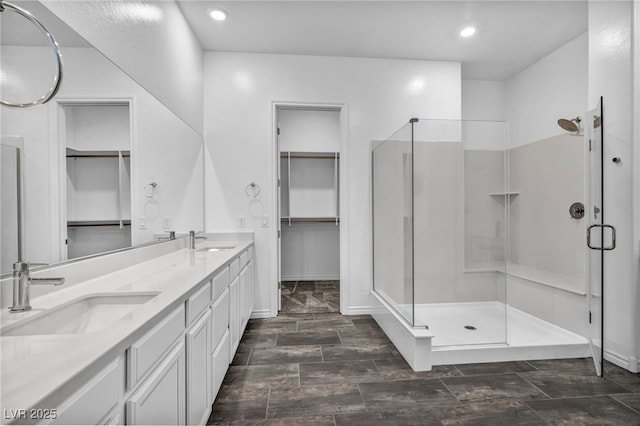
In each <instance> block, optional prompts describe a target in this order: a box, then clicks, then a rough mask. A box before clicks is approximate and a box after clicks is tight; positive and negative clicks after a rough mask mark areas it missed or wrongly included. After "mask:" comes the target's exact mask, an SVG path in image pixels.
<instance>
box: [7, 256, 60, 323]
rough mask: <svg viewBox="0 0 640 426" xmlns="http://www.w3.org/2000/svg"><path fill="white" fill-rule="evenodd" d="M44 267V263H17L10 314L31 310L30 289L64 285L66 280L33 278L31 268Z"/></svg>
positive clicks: (14, 270)
mask: <svg viewBox="0 0 640 426" xmlns="http://www.w3.org/2000/svg"><path fill="white" fill-rule="evenodd" d="M36 265H38V266H42V265H45V264H43V263H28V262H16V263H14V264H13V306H11V308H9V312H11V313H16V312H25V311H30V310H31V300H30V287H31V286H32V285H54V286H59V285H62V284H64V278H31V270H30V267H31V266H36Z"/></svg>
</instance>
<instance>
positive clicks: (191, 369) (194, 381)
mask: <svg viewBox="0 0 640 426" xmlns="http://www.w3.org/2000/svg"><path fill="white" fill-rule="evenodd" d="M186 341H187V424H189V425H193V424H204V423H205V422H206V420H207V418H206V417H207V416H208V415H209V408H210V405H209V400H210V397H209V395H208V393H210V392H211V391H210V381H211V380H212V378H211V366H210V365H209V364H210V362H211V357H210V356H209V354H210V353H211V311H210V310H207V311H206V312H205V314H204V315H202V317H200V319H199V320H198V321H197V322H196V323H195V324H194V325H193V327H191V328H190V329H189V330H188V331H187V337H186Z"/></svg>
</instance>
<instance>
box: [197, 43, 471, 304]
mask: <svg viewBox="0 0 640 426" xmlns="http://www.w3.org/2000/svg"><path fill="white" fill-rule="evenodd" d="M204 80H205V84H204V87H205V142H206V148H207V155H208V161H207V163H208V164H207V169H206V173H205V176H206V188H207V191H206V212H207V213H206V215H207V217H206V228H207V231H208V232H214V231H217V230H226V231H228V230H230V229H236V218H237V216H248V220H247V227H248V228H251V229H252V230H254V232H255V237H256V262H257V274H256V283H257V286H258V291H257V294H256V311H257V313H258V314H269V313H271V314H275V311H270V308H271V307H272V306H273V300H272V297H273V293H274V290H273V289H274V283H275V279H276V271H275V260H276V256H275V253H274V252H273V250H274V247H276V245H275V233H274V232H273V228H272V226H273V225H271V227H270V228H261V227H260V225H259V218H258V217H257V216H259V215H262V214H265V215H269V216H271V217H270V219H271V222H273V214H274V204H273V201H274V200H273V191H272V189H271V188H272V187H273V182H274V176H273V172H274V170H273V155H274V151H273V149H274V147H273V144H272V134H273V129H272V114H273V111H272V102H274V101H294V102H309V103H332V104H345V105H346V107H347V108H348V118H347V122H346V123H345V124H344V125H345V126H346V129H347V138H348V140H347V150H346V152H341V159H342V161H343V162H346V170H347V176H343V178H346V179H347V182H348V184H347V185H348V186H347V188H346V194H343V195H345V196H346V199H347V205H346V206H344V205H342V206H341V208H342V209H343V210H342V212H343V213H344V212H345V211H346V212H347V215H346V217H345V216H344V215H343V221H342V224H341V231H342V232H344V233H346V239H347V241H348V242H349V243H348V244H349V247H348V253H347V255H348V256H349V262H348V264H343V265H342V266H343V269H345V272H346V277H347V278H346V282H343V285H346V286H347V288H348V292H347V297H346V299H347V300H346V306H348V308H349V311H347V312H344V313H349V312H352V313H356V312H358V311H359V310H366V309H368V307H369V305H370V302H369V291H370V289H371V268H372V266H371V220H370V195H369V193H370V189H369V188H370V153H369V152H370V149H369V143H370V141H371V140H373V139H383V138H386V137H388V136H389V135H391V134H392V133H393V131H395V130H396V129H397V128H399V127H401V126H402V125H403V124H405V123H406V122H407V121H408V120H409V118H411V117H414V116H417V117H432V118H450V119H456V118H460V107H461V105H460V65H459V64H458V63H447V62H429V61H400V60H378V59H359V58H358V59H356V58H337V57H320V56H289V55H261V54H240V53H217V52H208V53H205V77H204ZM252 181H255V182H257V183H258V184H259V185H260V186H261V187H262V188H263V192H262V195H261V199H260V200H259V204H256V203H255V202H254V203H253V204H250V203H249V200H248V199H247V197H246V195H245V194H244V188H245V186H246V185H247V184H248V183H249V182H252ZM274 300H275V299H274Z"/></svg>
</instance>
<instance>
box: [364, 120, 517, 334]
mask: <svg viewBox="0 0 640 426" xmlns="http://www.w3.org/2000/svg"><path fill="white" fill-rule="evenodd" d="M507 134H508V129H507V123H505V122H495V121H459V120H425V119H412V120H411V121H410V122H409V123H407V124H406V125H405V126H403V127H402V128H401V129H400V130H398V131H397V132H396V133H394V134H393V135H392V136H390V137H389V138H387V139H386V140H384V141H382V142H378V143H375V144H374V147H373V151H372V168H373V174H372V178H373V184H372V185H373V239H374V247H373V265H374V266H373V267H374V271H373V273H374V291H375V292H377V293H378V294H379V295H380V296H381V297H382V298H383V299H384V300H385V301H386V302H387V303H388V304H389V305H391V306H392V307H393V308H394V309H395V310H396V312H398V313H399V314H400V315H401V316H402V318H404V320H405V321H406V322H407V323H408V324H409V325H411V326H412V327H418V328H421V327H427V328H429V330H430V331H431V332H432V333H433V334H434V336H435V337H434V339H433V346H434V347H437V346H452V345H453V346H458V345H473V344H504V343H506V342H507V308H506V303H505V302H506V285H505V271H506V262H507V260H508V259H507V249H506V247H507V241H508V238H509V235H508V227H507V217H508V209H509V203H510V201H511V200H512V199H513V198H514V197H517V195H518V193H517V192H510V190H509V188H508V179H507V175H508V170H507V163H508V162H507Z"/></svg>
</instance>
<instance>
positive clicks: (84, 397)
mask: <svg viewBox="0 0 640 426" xmlns="http://www.w3.org/2000/svg"><path fill="white" fill-rule="evenodd" d="M122 393H124V357H123V356H121V357H118V358H117V359H116V360H115V361H114V362H112V363H111V364H109V366H107V367H106V368H104V369H103V370H102V371H101V372H99V373H98V374H96V375H95V376H94V377H92V378H91V379H89V380H88V381H87V383H86V384H85V385H83V386H82V388H80V389H79V390H78V391H77V392H76V393H74V394H73V395H72V396H71V397H69V398H68V399H67V400H66V401H65V402H63V403H62V404H61V405H60V406H59V407H58V408H57V417H56V419H55V420H53V421H52V422H51V424H60V425H70V424H72V425H74V424H83V425H88V424H92V425H95V424H102V423H105V422H107V421H108V420H109V418H111V417H112V416H113V413H115V412H117V410H118V407H120V408H121V407H122V405H119V402H120V398H121V395H122ZM43 411H45V412H47V411H49V410H43ZM45 423H47V422H45Z"/></svg>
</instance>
